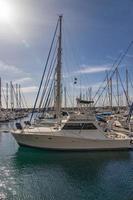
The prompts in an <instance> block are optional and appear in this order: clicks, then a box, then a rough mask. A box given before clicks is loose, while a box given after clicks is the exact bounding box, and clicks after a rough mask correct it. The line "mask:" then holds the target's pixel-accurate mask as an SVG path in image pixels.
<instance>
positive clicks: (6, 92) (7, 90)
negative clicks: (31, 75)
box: [6, 83, 8, 110]
mask: <svg viewBox="0 0 133 200" xmlns="http://www.w3.org/2000/svg"><path fill="white" fill-rule="evenodd" d="M6 108H7V110H8V83H6Z"/></svg>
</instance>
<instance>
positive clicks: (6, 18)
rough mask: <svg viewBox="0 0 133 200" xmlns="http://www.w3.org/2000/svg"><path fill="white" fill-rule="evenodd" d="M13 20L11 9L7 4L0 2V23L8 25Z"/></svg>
mask: <svg viewBox="0 0 133 200" xmlns="http://www.w3.org/2000/svg"><path fill="white" fill-rule="evenodd" d="M12 20H13V9H12V7H11V5H10V4H9V3H8V2H5V1H3V2H0V21H1V22H3V23H10V22H11V21H12Z"/></svg>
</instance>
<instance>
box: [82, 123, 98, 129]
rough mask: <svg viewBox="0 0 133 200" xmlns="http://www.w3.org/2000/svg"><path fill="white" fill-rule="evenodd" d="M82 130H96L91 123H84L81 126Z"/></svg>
mask: <svg viewBox="0 0 133 200" xmlns="http://www.w3.org/2000/svg"><path fill="white" fill-rule="evenodd" d="M82 129H83V130H96V129H97V127H96V126H95V125H94V124H93V123H84V124H83V126H82Z"/></svg>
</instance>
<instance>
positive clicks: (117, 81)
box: [116, 68, 120, 112]
mask: <svg viewBox="0 0 133 200" xmlns="http://www.w3.org/2000/svg"><path fill="white" fill-rule="evenodd" d="M118 73H119V72H118V68H116V83H117V100H118V112H119V111H120V101H119V80H118Z"/></svg>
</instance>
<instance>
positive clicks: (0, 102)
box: [0, 78, 2, 110]
mask: <svg viewBox="0 0 133 200" xmlns="http://www.w3.org/2000/svg"><path fill="white" fill-rule="evenodd" d="M1 108H2V101H1V78H0V110H1Z"/></svg>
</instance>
